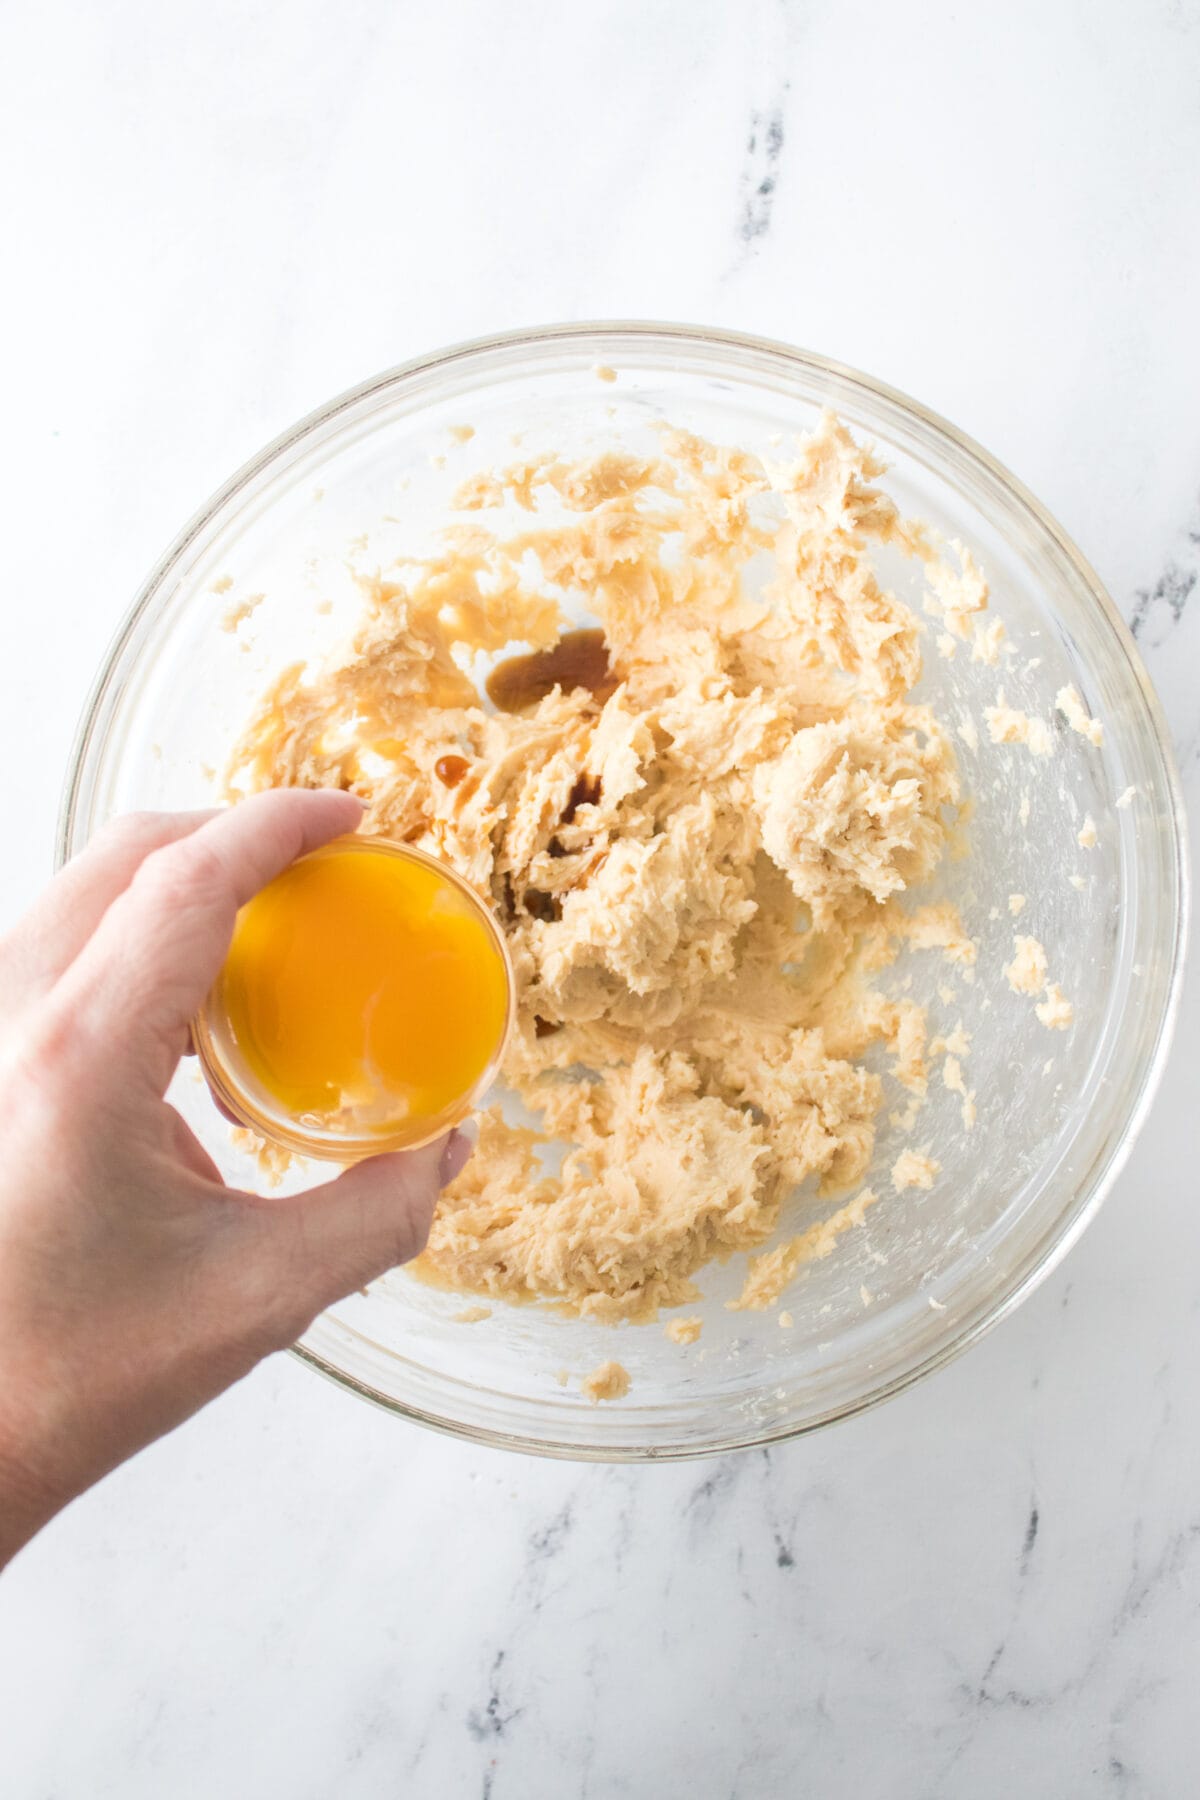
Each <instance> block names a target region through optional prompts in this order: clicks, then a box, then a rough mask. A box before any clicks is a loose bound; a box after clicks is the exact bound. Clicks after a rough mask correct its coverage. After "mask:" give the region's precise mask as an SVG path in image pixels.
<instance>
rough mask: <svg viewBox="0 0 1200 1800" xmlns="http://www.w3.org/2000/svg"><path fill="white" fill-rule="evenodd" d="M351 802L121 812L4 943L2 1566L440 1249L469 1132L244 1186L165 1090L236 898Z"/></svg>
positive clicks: (299, 800)
mask: <svg viewBox="0 0 1200 1800" xmlns="http://www.w3.org/2000/svg"><path fill="white" fill-rule="evenodd" d="M361 812H362V809H361V806H360V805H359V802H358V801H357V800H355V799H354V798H353V796H351V795H349V794H341V793H334V792H321V793H314V792H306V791H303V790H299V789H292V790H284V791H278V792H274V793H270V794H262V795H259V796H257V797H256V798H254V799H251V800H246V801H244V802H242V803H241V804H240V805H238V806H236V807H234V808H232V809H230V810H228V811H225V812H220V813H216V814H209V813H192V814H139V815H135V816H132V817H129V818H126V819H122V820H118V821H117V822H116V823H115V824H114V825H111V826H110V827H108V828H107V829H106V830H105V831H104V832H102V833H101V834H100V835H99V836H98V837H97V838H96V840H95V842H94V843H93V844H91V845H90V846H89V847H88V848H87V850H85V851H84V853H83V854H82V855H81V856H80V857H79V858H78V859H77V860H76V861H74V862H72V863H71V864H70V865H69V866H68V867H67V868H66V869H64V870H63V871H62V873H61V874H60V875H58V876H57V878H56V879H55V880H54V882H53V883H52V884H51V886H50V887H49V889H48V890H47V892H46V893H45V895H44V896H43V897H42V899H41V900H40V901H39V902H38V904H37V906H36V907H35V908H34V909H33V911H32V912H31V913H30V914H29V915H28V916H27V917H26V918H25V919H24V920H23V921H22V922H21V923H20V924H19V925H18V926H17V927H16V929H15V930H14V931H13V932H11V934H10V935H9V936H8V937H7V938H5V939H3V940H0V1146H2V1147H3V1158H4V1160H3V1165H2V1172H0V1567H3V1564H4V1563H5V1561H6V1560H7V1559H8V1557H10V1556H11V1555H13V1553H14V1552H15V1551H16V1550H17V1549H19V1548H20V1546H21V1545H22V1544H23V1543H24V1542H25V1541H26V1540H27V1539H28V1538H29V1537H31V1536H32V1535H33V1533H34V1532H35V1531H37V1530H38V1529H39V1528H40V1527H41V1526H42V1525H43V1524H44V1523H45V1521H46V1520H47V1519H49V1518H50V1517H51V1516H52V1515H53V1514H54V1513H55V1512H57V1511H58V1509H59V1508H60V1507H62V1506H64V1505H65V1504H66V1503H67V1501H68V1500H70V1499H71V1498H73V1496H74V1495H76V1494H78V1493H81V1492H82V1491H83V1489H84V1488H86V1487H88V1486H90V1485H91V1483H92V1482H93V1481H96V1480H98V1479H99V1477H100V1476H101V1475H103V1474H105V1473H106V1472H107V1471H108V1470H109V1469H111V1468H113V1467H115V1465H116V1464H117V1463H119V1462H121V1461H123V1460H124V1458H125V1457H127V1456H130V1455H132V1454H133V1452H134V1451H135V1450H138V1449H140V1448H141V1447H142V1446H143V1445H145V1444H148V1443H150V1442H151V1440H152V1439H154V1438H156V1437H158V1436H160V1435H161V1434H162V1433H163V1432H165V1431H169V1430H170V1429H171V1428H172V1427H173V1426H175V1425H178V1424H180V1423H181V1421H182V1420H184V1419H186V1418H187V1417H189V1415H190V1414H191V1413H193V1412H195V1411H196V1409H197V1408H198V1407H200V1406H202V1405H204V1403H205V1402H206V1401H208V1400H211V1399H212V1398H213V1397H214V1396H215V1395H216V1394H219V1393H220V1392H221V1391H222V1390H223V1389H224V1388H226V1387H228V1386H229V1385H230V1384H231V1383H232V1382H235V1381H237V1380H239V1379H240V1378H241V1377H242V1376H243V1375H245V1374H247V1373H248V1371H249V1370H250V1369H251V1368H253V1366H254V1365H255V1363H257V1362H258V1361H259V1360H260V1358H262V1357H263V1356H265V1355H267V1354H268V1353H269V1352H270V1351H272V1350H279V1349H283V1348H284V1347H286V1346H287V1345H288V1344H291V1343H293V1342H294V1341H295V1339H296V1338H297V1337H299V1336H300V1334H301V1333H302V1332H303V1331H304V1330H305V1329H306V1328H307V1327H308V1326H309V1325H310V1324H311V1323H312V1321H313V1319H314V1318H315V1317H316V1315H317V1314H318V1313H319V1312H320V1311H321V1310H322V1309H323V1308H324V1307H326V1306H328V1305H330V1304H331V1303H332V1302H333V1301H334V1300H337V1299H340V1298H341V1297H342V1296H343V1295H345V1294H348V1293H350V1292H352V1291H353V1290H354V1289H355V1288H359V1287H362V1286H363V1285H364V1284H365V1283H366V1282H368V1281H370V1280H372V1279H374V1277H375V1276H377V1275H379V1274H381V1273H382V1272H383V1271H384V1270H385V1269H388V1268H391V1267H392V1266H393V1265H394V1264H396V1263H399V1262H404V1261H406V1260H407V1259H408V1258H409V1257H411V1256H415V1255H416V1254H417V1252H418V1251H419V1250H420V1249H421V1248H422V1246H423V1245H424V1242H425V1239H426V1236H427V1234H428V1231H429V1225H430V1221H431V1219H432V1217H433V1210H434V1206H435V1205H436V1202H437V1195H438V1191H439V1188H440V1187H442V1186H444V1185H445V1183H446V1182H448V1181H450V1180H452V1179H453V1177H454V1176H455V1175H456V1174H457V1173H458V1171H459V1169H461V1167H462V1166H463V1164H464V1163H465V1162H466V1160H467V1157H468V1156H469V1155H470V1141H469V1139H468V1138H467V1137H466V1136H464V1135H463V1134H462V1133H460V1132H452V1133H451V1134H450V1135H449V1136H448V1137H445V1138H442V1139H439V1140H438V1141H437V1142H436V1143H433V1144H430V1145H427V1146H426V1147H425V1148H423V1149H421V1150H413V1151H408V1152H405V1153H403V1154H393V1155H388V1156H378V1157H373V1158H372V1159H371V1160H370V1161H367V1162H361V1163H358V1164H356V1165H355V1166H354V1167H353V1168H350V1169H347V1170H346V1171H345V1172H344V1173H343V1174H341V1175H339V1176H338V1177H337V1178H336V1179H335V1180H333V1181H331V1182H329V1183H327V1184H326V1185H325V1186H323V1187H319V1188H315V1189H312V1190H310V1191H309V1192H308V1193H304V1194H298V1195H294V1196H291V1197H288V1198H269V1199H264V1198H263V1197H261V1196H259V1195H256V1194H250V1193H241V1192H239V1191H237V1190H235V1189H231V1188H227V1187H226V1186H225V1185H224V1183H223V1181H222V1179H221V1176H220V1174H219V1172H218V1170H217V1168H216V1165H215V1164H214V1163H213V1161H212V1159H211V1158H210V1157H209V1155H208V1153H207V1152H206V1151H205V1150H204V1148H203V1147H202V1145H201V1144H200V1143H199V1141H198V1140H197V1138H196V1137H194V1136H193V1134H192V1132H191V1131H190V1130H189V1129H188V1127H187V1126H186V1125H185V1123H184V1121H183V1119H182V1118H181V1117H180V1115H179V1113H177V1112H176V1111H175V1109H174V1108H173V1107H172V1106H170V1105H169V1104H168V1103H167V1101H166V1100H165V1099H164V1098H163V1096H164V1094H165V1092H166V1089H167V1086H168V1084H169V1082H170V1080H171V1076H172V1075H173V1073H174V1071H175V1068H176V1065H177V1064H178V1062H179V1059H180V1056H181V1055H182V1054H183V1052H184V1050H185V1049H186V1047H187V1043H188V1023H189V1021H190V1019H191V1018H192V1016H193V1015H194V1013H195V1012H196V1009H197V1007H198V1006H199V1005H200V1003H201V1001H202V1000H203V999H204V997H205V995H206V994H207V992H208V990H209V988H210V986H211V984H212V982H213V979H214V977H215V976H216V974H217V971H218V969H219V968H220V966H221V963H222V961H223V960H224V957H225V953H226V950H227V949H228V946H229V941H230V937H231V936H232V932H233V925H234V920H235V917H236V914H237V909H238V907H239V906H241V905H243V904H244V903H245V902H246V901H247V900H248V899H249V898H250V897H251V895H252V894H254V893H256V892H257V891H258V889H259V888H261V887H263V886H264V885H265V884H266V883H267V882H268V881H270V880H271V879H272V878H273V877H274V876H275V875H277V874H278V873H279V872H280V871H281V870H282V869H284V868H286V867H287V865H288V864H289V863H291V862H292V861H294V859H295V858H296V857H297V856H301V855H303V854H305V853H306V852H307V851H309V850H314V849H316V848H317V846H318V845H320V844H323V843H325V842H327V841H328V840H329V839H331V838H334V837H337V836H339V835H340V834H341V833H343V832H347V831H352V830H353V829H354V828H355V826H356V825H357V824H358V821H359V819H360V817H361Z"/></svg>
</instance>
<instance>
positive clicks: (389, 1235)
mask: <svg viewBox="0 0 1200 1800" xmlns="http://www.w3.org/2000/svg"><path fill="white" fill-rule="evenodd" d="M474 1143H475V1127H474V1126H473V1125H467V1126H460V1127H458V1128H457V1129H456V1130H454V1131H451V1132H450V1133H449V1134H448V1135H447V1136H445V1137H441V1138H437V1139H436V1140H435V1141H434V1142H433V1143H432V1144H424V1145H422V1147H421V1148H420V1149H419V1150H402V1151H396V1152H393V1153H392V1154H390V1155H387V1156H372V1157H370V1158H369V1159H368V1160H367V1161H366V1162H360V1163H355V1164H354V1165H353V1167H351V1168H349V1169H346V1170H345V1171H344V1173H343V1174H341V1175H339V1176H338V1177H337V1179H336V1180H335V1181H330V1182H326V1184H325V1185H324V1186H323V1187H319V1188H310V1189H309V1191H308V1192H307V1193H304V1194H296V1195H295V1196H294V1197H293V1198H291V1199H289V1200H285V1201H282V1202H277V1203H275V1205H274V1206H273V1207H272V1209H271V1210H272V1215H273V1217H272V1226H273V1232H278V1234H279V1236H278V1238H277V1240H276V1245H275V1253H276V1255H278V1256H279V1257H280V1258H281V1260H282V1263H283V1268H282V1269H281V1270H280V1277H281V1279H282V1280H283V1281H284V1282H285V1283H286V1287H287V1289H288V1290H289V1297H290V1298H292V1299H294V1301H295V1305H296V1308H297V1312H298V1314H300V1315H303V1316H304V1317H305V1320H306V1323H311V1322H312V1320H313V1319H314V1318H316V1316H317V1314H318V1313H319V1312H322V1311H323V1310H324V1309H325V1307H327V1306H331V1305H332V1304H333V1302H334V1301H335V1300H341V1299H344V1298H345V1296H346V1295H347V1294H350V1293H353V1292H354V1290H355V1289H356V1288H361V1287H365V1286H366V1284H367V1282H369V1281H374V1280H375V1278H376V1276H378V1275H382V1274H383V1273H384V1271H385V1270H387V1269H393V1268H395V1267H396V1265H397V1264H398V1263H404V1262H408V1261H409V1260H410V1259H411V1258H412V1257H414V1256H419V1255H420V1253H421V1251H422V1250H423V1249H424V1248H425V1242H426V1239H427V1238H428V1236H429V1227H430V1225H431V1224H432V1222H433V1214H434V1209H435V1207H436V1206H437V1201H438V1195H439V1194H440V1193H441V1191H442V1189H443V1188H444V1187H446V1186H448V1184H449V1183H450V1182H451V1181H453V1180H454V1178H455V1176H456V1175H457V1174H458V1173H459V1172H460V1171H461V1169H462V1168H463V1167H464V1166H465V1164H466V1162H467V1159H468V1158H469V1157H470V1154H471V1151H472V1150H473V1148H474Z"/></svg>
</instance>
